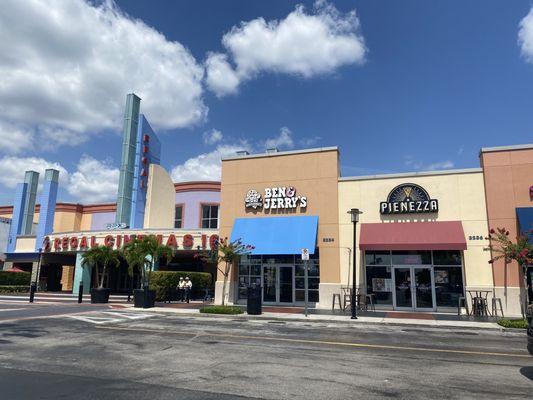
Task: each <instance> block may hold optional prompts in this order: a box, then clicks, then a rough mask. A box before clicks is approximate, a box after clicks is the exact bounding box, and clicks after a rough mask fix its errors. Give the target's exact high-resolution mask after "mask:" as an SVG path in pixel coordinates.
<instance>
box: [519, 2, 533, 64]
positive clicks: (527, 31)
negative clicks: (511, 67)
mask: <svg viewBox="0 0 533 400" xmlns="http://www.w3.org/2000/svg"><path fill="white" fill-rule="evenodd" d="M518 43H519V45H520V50H521V52H522V56H523V57H524V58H525V59H526V61H528V62H530V63H533V7H532V8H531V9H530V10H529V13H528V14H527V15H526V16H525V17H524V19H522V21H520V30H519V31H518Z"/></svg>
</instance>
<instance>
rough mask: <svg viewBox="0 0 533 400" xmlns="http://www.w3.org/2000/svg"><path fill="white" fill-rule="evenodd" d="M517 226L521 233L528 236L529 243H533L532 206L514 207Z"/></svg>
mask: <svg viewBox="0 0 533 400" xmlns="http://www.w3.org/2000/svg"><path fill="white" fill-rule="evenodd" d="M516 217H517V218H518V226H519V228H520V233H521V234H522V235H528V236H529V243H531V244H533V207H519V208H517V209H516Z"/></svg>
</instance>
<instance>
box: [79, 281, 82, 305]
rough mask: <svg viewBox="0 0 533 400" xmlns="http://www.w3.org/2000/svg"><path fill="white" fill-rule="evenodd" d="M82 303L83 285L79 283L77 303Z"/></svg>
mask: <svg viewBox="0 0 533 400" xmlns="http://www.w3.org/2000/svg"><path fill="white" fill-rule="evenodd" d="M82 301H83V283H80V287H79V288H78V303H81V302H82Z"/></svg>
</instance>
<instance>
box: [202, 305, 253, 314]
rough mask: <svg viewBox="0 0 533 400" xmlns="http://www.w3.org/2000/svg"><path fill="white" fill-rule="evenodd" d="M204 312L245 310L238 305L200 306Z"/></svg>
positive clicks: (233, 312)
mask: <svg viewBox="0 0 533 400" xmlns="http://www.w3.org/2000/svg"><path fill="white" fill-rule="evenodd" d="M200 312H201V313H204V314H242V313H243V312H244V311H243V310H242V308H241V307H238V306H206V307H202V308H200Z"/></svg>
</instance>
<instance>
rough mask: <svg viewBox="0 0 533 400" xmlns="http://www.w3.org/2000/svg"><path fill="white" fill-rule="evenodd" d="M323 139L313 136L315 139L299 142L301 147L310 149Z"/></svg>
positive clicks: (310, 138) (303, 139)
mask: <svg viewBox="0 0 533 400" xmlns="http://www.w3.org/2000/svg"><path fill="white" fill-rule="evenodd" d="M321 140H322V138H321V137H320V136H313V137H305V138H302V139H300V140H299V143H300V145H302V146H303V147H310V146H314V145H315V144H317V143H318V142H320V141H321Z"/></svg>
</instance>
